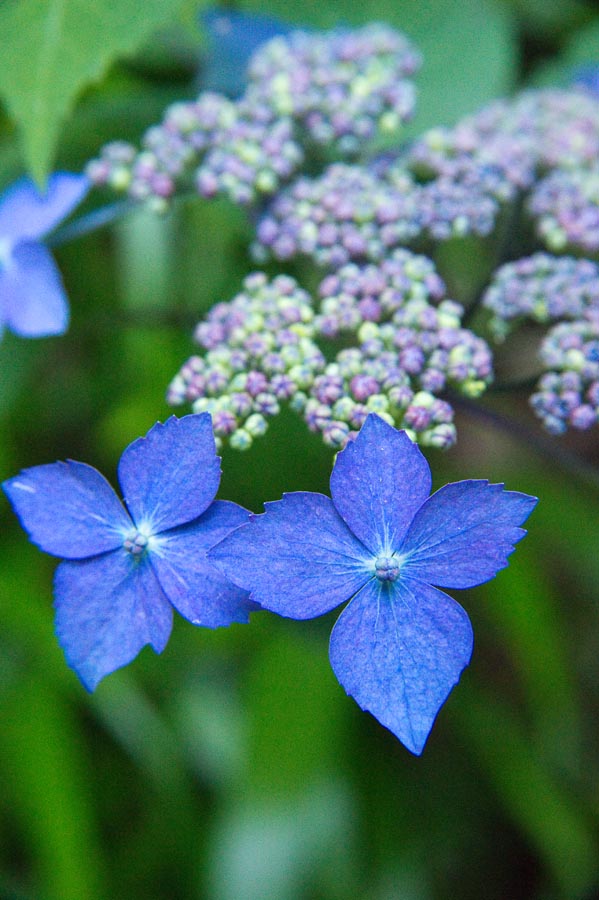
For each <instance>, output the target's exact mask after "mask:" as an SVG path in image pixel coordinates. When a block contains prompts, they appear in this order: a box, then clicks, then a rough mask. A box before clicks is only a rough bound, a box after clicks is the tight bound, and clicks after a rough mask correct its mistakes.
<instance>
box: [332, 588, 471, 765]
mask: <svg viewBox="0 0 599 900" xmlns="http://www.w3.org/2000/svg"><path fill="white" fill-rule="evenodd" d="M471 655H472V627H471V625H470V620H469V619H468V616H467V615H466V613H465V612H464V610H463V609H462V607H461V606H460V605H459V604H458V603H456V602H455V600H452V598H451V597H448V596H447V594H443V593H442V592H441V591H438V590H437V589H436V588H433V587H430V586H429V585H427V584H420V583H419V582H417V581H414V580H412V579H409V578H405V579H404V578H402V579H401V580H400V581H396V582H394V583H393V585H392V586H391V585H390V586H389V587H385V586H384V585H382V584H381V583H380V582H379V581H378V580H376V579H373V580H372V581H370V582H369V583H368V584H367V585H366V587H365V588H364V589H363V590H362V591H360V593H359V594H358V595H357V596H356V597H354V599H353V600H352V602H351V603H350V604H349V605H348V606H347V607H346V608H345V609H344V610H343V612H342V613H341V615H340V616H339V619H338V620H337V623H336V625H335V627H334V628H333V633H332V635H331V644H330V658H331V665H332V666H333V671H334V672H335V675H336V676H337V678H338V679H339V681H340V682H341V684H342V685H343V687H344V688H345V690H346V692H347V693H348V694H349V695H350V696H351V697H353V698H354V699H355V700H356V701H357V702H358V704H359V705H360V706H361V707H362V709H365V710H368V712H370V713H372V715H373V716H375V717H376V718H377V719H378V720H379V722H380V723H381V725H384V726H385V728H388V729H389V730H390V731H392V732H393V734H395V735H396V736H397V737H398V738H399V740H400V741H401V742H402V744H404V745H405V746H406V747H407V748H408V750H410V751H411V752H412V753H415V754H416V755H419V754H420V753H422V749H423V747H424V744H425V742H426V739H427V737H428V735H429V732H430V730H431V728H432V726H433V722H434V720H435V717H436V715H437V713H438V712H439V709H440V708H441V706H442V705H443V703H444V702H445V700H446V699H447V697H448V695H449V692H450V691H451V689H452V688H453V686H454V685H455V684H457V682H458V680H459V677H460V673H461V672H462V670H463V669H464V668H465V666H467V665H468V663H469V662H470V657H471Z"/></svg>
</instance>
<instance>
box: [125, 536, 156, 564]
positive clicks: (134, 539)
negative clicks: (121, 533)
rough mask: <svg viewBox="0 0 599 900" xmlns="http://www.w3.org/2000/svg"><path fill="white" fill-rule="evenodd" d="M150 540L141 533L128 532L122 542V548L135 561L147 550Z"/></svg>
mask: <svg viewBox="0 0 599 900" xmlns="http://www.w3.org/2000/svg"><path fill="white" fill-rule="evenodd" d="M149 540H150V538H149V537H148V535H147V534H143V533H142V532H141V531H130V532H129V534H128V535H127V537H126V538H125V540H124V542H123V547H124V548H125V550H127V551H128V552H129V553H130V554H131V556H133V557H134V558H135V559H139V558H140V557H141V556H143V554H144V553H145V552H146V550H147V549H148V543H149Z"/></svg>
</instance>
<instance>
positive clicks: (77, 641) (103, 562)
mask: <svg viewBox="0 0 599 900" xmlns="http://www.w3.org/2000/svg"><path fill="white" fill-rule="evenodd" d="M54 594H55V607H56V635H57V637H58V641H59V643H60V646H61V647H62V649H63V650H64V652H65V656H66V659H67V662H68V664H69V666H71V668H72V669H74V670H75V672H76V673H77V675H78V676H79V678H80V679H81V681H82V682H83V684H84V685H85V687H86V688H87V689H88V690H89V691H93V690H94V688H95V687H96V685H97V684H98V682H99V681H100V680H101V679H102V678H104V676H105V675H108V674H109V673H110V672H114V670H115V669H119V668H120V667H121V666H126V665H127V663H129V662H131V660H132V659H134V658H135V657H136V656H137V654H138V653H139V651H140V650H141V648H142V647H143V646H144V645H145V644H151V645H152V647H153V648H154V650H155V651H156V653H161V652H162V651H163V650H164V648H165V646H166V643H167V641H168V639H169V636H170V632H171V627H172V618H173V611H172V607H171V605H170V603H169V602H168V600H167V599H166V597H165V596H164V594H163V592H162V589H161V587H160V585H159V584H158V582H157V580H156V576H155V575H154V572H153V570H152V567H151V566H150V565H148V563H147V559H145V560H142V561H141V562H140V561H137V560H135V559H133V557H132V556H131V555H130V554H128V553H127V552H126V551H125V550H115V551H114V552H113V553H106V554H104V555H103V556H98V557H95V558H94V559H86V560H80V561H77V562H63V563H61V564H60V565H59V566H58V568H57V570H56V576H55V579H54Z"/></svg>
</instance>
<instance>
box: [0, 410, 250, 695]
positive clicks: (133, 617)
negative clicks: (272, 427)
mask: <svg viewBox="0 0 599 900" xmlns="http://www.w3.org/2000/svg"><path fill="white" fill-rule="evenodd" d="M219 462H220V461H219V457H218V456H217V455H216V451H215V445H214V437H213V434H212V424H211V419H210V416H209V415H208V413H203V414H201V415H190V416H185V417H184V418H182V419H177V418H175V416H172V417H171V418H170V419H169V420H168V421H167V422H166V423H165V424H164V425H162V424H161V423H160V422H158V423H156V425H154V427H153V428H151V429H150V431H149V432H148V434H147V435H146V437H145V438H139V439H138V440H136V441H134V442H133V443H132V444H130V445H129V446H128V447H127V449H126V450H125V451H124V453H123V455H122V456H121V460H120V462H119V467H118V477H119V483H120V485H121V488H122V491H123V495H124V497H125V506H123V504H122V503H121V501H120V500H119V498H118V497H117V495H116V493H115V492H114V491H113V489H112V487H111V486H110V485H109V484H108V482H107V481H106V480H105V479H104V477H103V476H102V475H100V473H99V472H98V471H97V470H96V469H94V468H93V467H92V466H88V465H86V464H85V463H79V462H73V461H72V460H68V461H67V462H57V463H52V464H50V465H43V466H34V467H33V468H31V469H25V470H24V471H23V472H21V474H20V475H17V476H16V477H15V478H11V479H9V480H8V481H5V482H4V484H3V488H4V491H5V492H6V494H7V495H8V498H9V499H10V501H11V503H12V505H13V507H14V509H15V512H16V513H17V515H18V516H19V518H20V520H21V523H22V525H23V527H24V528H25V529H26V530H27V531H28V532H29V536H30V537H31V540H32V541H33V542H34V543H36V544H37V545H38V546H39V547H40V548H41V549H42V550H45V551H46V552H47V553H51V554H53V555H54V556H60V557H63V558H64V559H65V560H66V561H65V562H62V563H61V564H60V565H59V566H58V568H57V570H56V576H55V581H54V590H55V607H56V633H57V635H58V640H59V642H60V644H61V646H62V648H63V650H64V652H65V655H66V658H67V662H68V664H69V665H70V666H71V667H72V668H73V669H74V670H75V672H76V673H77V675H78V676H79V678H80V679H81V681H82V682H83V684H84V685H85V687H86V688H87V689H88V690H90V691H92V690H93V689H94V688H95V687H96V685H97V684H98V682H99V681H100V680H101V679H102V678H103V677H104V676H105V675H107V674H109V673H110V672H113V671H114V670H115V669H118V668H120V667H121V666H124V665H126V664H127V663H129V662H130V661H131V660H132V659H133V658H134V657H135V656H136V655H137V654H138V653H139V651H140V650H141V648H142V647H143V646H144V645H145V644H151V646H152V647H153V648H154V650H155V651H156V652H157V653H161V652H162V650H163V649H164V647H165V646H166V643H167V641H168V638H169V635H170V632H171V626H172V607H173V606H174V607H175V609H176V610H177V611H178V612H180V613H181V615H183V616H185V618H186V619H189V621H190V622H192V623H193V624H194V625H204V626H206V627H208V628H217V627H219V626H221V625H230V624H231V623H232V622H247V621H248V614H249V612H250V611H251V610H252V609H256V608H257V607H256V606H255V604H253V603H251V602H250V601H249V600H248V595H247V593H246V592H245V591H243V590H240V589H239V588H238V587H236V586H235V585H233V584H231V583H230V582H228V581H227V580H226V579H225V578H224V577H223V576H222V575H221V574H220V573H219V572H218V571H217V570H216V569H215V568H214V566H213V565H212V563H210V562H209V561H208V559H207V558H206V552H207V550H208V549H209V548H210V547H212V546H213V545H214V544H216V543H217V542H218V541H220V540H221V539H222V538H224V537H225V536H226V535H227V534H228V532H229V531H230V530H231V529H233V528H235V527H237V526H238V525H241V524H242V523H244V522H246V521H247V518H248V513H247V511H246V510H244V509H242V508H241V507H240V506H237V504H235V503H230V502H227V501H222V500H217V501H214V502H213V498H214V495H215V494H216V491H217V489H218V485H219V482H220V465H219Z"/></svg>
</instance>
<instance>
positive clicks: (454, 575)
mask: <svg viewBox="0 0 599 900" xmlns="http://www.w3.org/2000/svg"><path fill="white" fill-rule="evenodd" d="M430 488H431V474H430V469H429V466H428V463H427V461H426V459H425V458H424V456H423V455H422V453H421V452H420V450H419V449H418V447H417V446H416V445H415V444H413V443H412V441H411V440H410V438H409V437H408V436H407V434H406V433H405V432H402V431H397V430H396V429H394V428H393V427H391V426H390V425H387V423H386V422H384V421H383V420H382V419H381V418H379V417H378V416H375V415H370V416H368V418H367V419H366V422H365V424H364V426H363V427H362V429H361V431H360V433H359V434H358V436H357V438H356V440H355V441H354V442H353V443H350V444H348V445H347V447H346V448H345V449H344V450H343V451H342V452H341V453H339V455H338V456H337V460H336V463H335V467H334V469H333V473H332V475H331V495H332V499H330V498H329V497H325V496H323V495H322V494H312V493H304V492H299V493H293V494H286V495H284V497H283V499H282V500H280V501H277V502H275V503H268V504H266V512H265V513H264V514H263V515H260V516H252V519H251V522H250V523H249V524H247V525H246V526H244V527H242V528H238V529H237V530H236V531H234V532H233V533H232V534H230V535H229V536H228V537H227V538H225V540H224V541H223V542H222V543H220V544H219V545H218V546H216V547H214V548H213V550H212V551H211V552H210V554H209V556H210V558H211V559H213V560H214V561H215V562H216V563H217V564H218V565H219V567H220V568H221V569H222V571H223V572H224V573H225V574H226V575H227V576H228V577H229V578H231V580H232V581H234V582H235V583H236V584H238V585H240V586H242V587H245V588H246V589H247V590H250V591H251V598H252V599H253V600H255V601H257V602H259V603H260V605H261V606H263V607H265V608H266V609H270V610H272V611H273V612H276V613H279V614H281V615H283V616H288V617H290V618H293V619H310V618H313V617H314V616H319V615H322V614H323V613H326V612H328V611H329V610H331V609H333V607H335V606H337V605H338V604H339V603H342V602H343V601H345V600H348V599H349V598H353V599H352V600H351V602H350V603H349V604H348V606H347V607H346V608H345V609H344V610H343V612H342V613H341V615H340V617H339V619H338V621H337V623H336V625H335V627H334V629H333V633H332V635H331V643H330V658H331V664H332V666H333V670H334V672H335V674H336V676H337V678H338V679H339V681H340V682H341V684H342V685H343V687H344V688H345V690H346V692H347V693H348V694H350V695H351V696H352V697H354V698H355V699H356V700H357V702H358V703H359V705H360V706H361V707H362V708H363V709H366V710H368V711H370V712H371V713H372V714H373V715H374V716H375V717H376V718H377V719H378V720H379V721H380V722H381V723H382V724H383V725H384V726H386V727H387V728H388V729H390V731H392V732H393V733H394V734H395V735H397V737H398V738H399V739H400V740H401V741H402V742H403V743H404V744H405V746H406V747H407V748H408V750H410V751H411V752H412V753H414V754H420V753H421V752H422V749H423V747H424V744H425V741H426V739H427V737H428V734H429V732H430V729H431V727H432V724H433V721H434V719H435V716H436V715H437V713H438V711H439V709H440V707H441V705H442V704H443V703H444V701H445V700H446V698H447V696H448V694H449V692H450V691H451V689H452V687H453V686H454V685H455V684H456V683H457V681H458V679H459V676H460V673H461V671H462V669H463V668H464V667H465V666H466V665H468V662H469V661H470V656H471V653H472V628H471V625H470V621H469V619H468V616H467V615H466V613H465V612H464V610H463V609H462V607H461V606H459V604H458V603H456V602H455V600H453V599H452V598H451V597H449V596H447V594H445V593H443V592H441V591H439V590H437V588H436V587H432V584H436V585H439V586H440V587H453V588H466V587H472V586H474V585H477V584H481V583H482V582H484V581H488V580H489V579H490V578H493V576H494V575H495V574H496V573H497V571H498V570H499V569H502V568H504V567H505V566H506V565H507V557H508V555H509V554H510V553H511V552H512V550H513V547H514V544H516V543H517V541H519V540H520V539H521V538H522V537H523V536H524V534H525V531H523V530H522V529H521V528H520V527H518V526H520V525H521V524H522V523H523V522H524V521H525V519H526V518H527V516H528V515H529V514H530V512H531V510H532V509H533V507H534V506H535V504H536V502H537V501H536V498H534V497H530V496H528V495H526V494H520V493H515V492H513V491H505V490H504V489H503V485H500V484H489V483H488V482H487V481H460V482H457V483H455V484H448V485H446V486H445V487H443V488H441V489H440V490H439V491H437V492H436V493H435V494H433V495H432V496H431V497H429V493H430Z"/></svg>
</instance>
